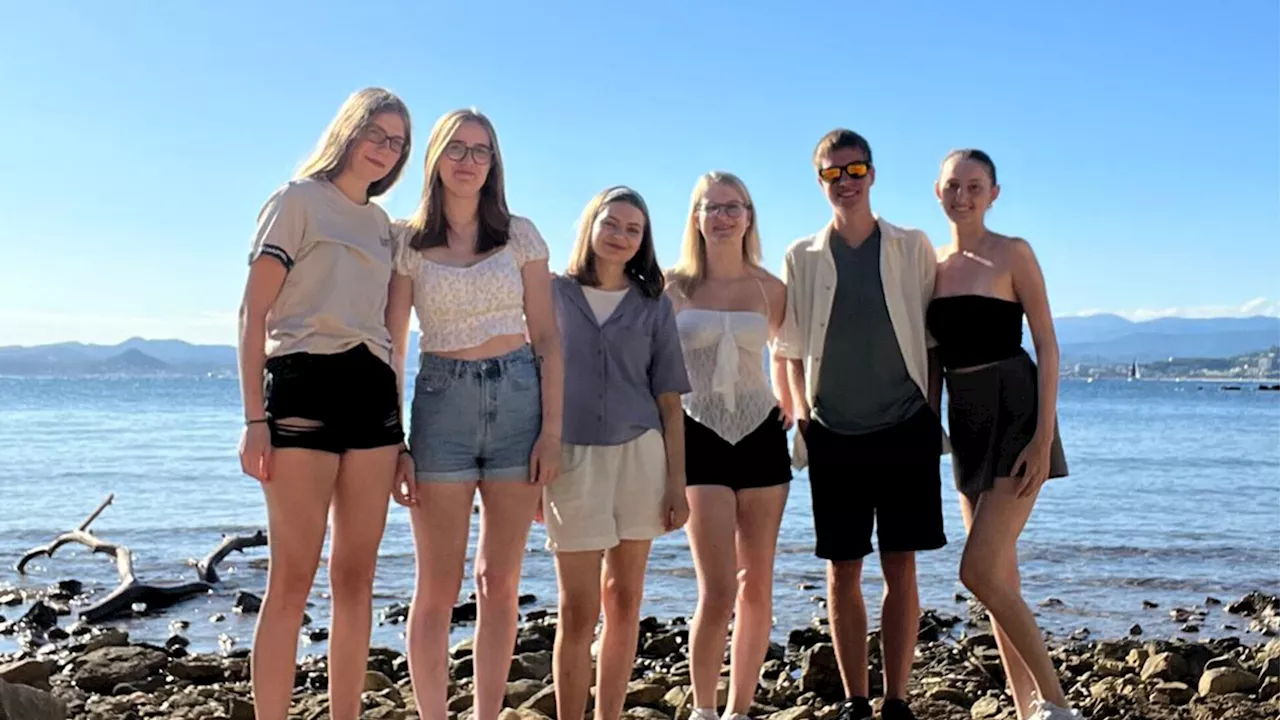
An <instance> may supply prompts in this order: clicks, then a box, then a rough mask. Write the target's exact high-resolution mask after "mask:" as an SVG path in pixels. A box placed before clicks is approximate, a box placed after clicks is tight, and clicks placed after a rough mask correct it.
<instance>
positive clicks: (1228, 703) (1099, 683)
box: [0, 593, 1280, 720]
mask: <svg viewBox="0 0 1280 720" xmlns="http://www.w3.org/2000/svg"><path fill="white" fill-rule="evenodd" d="M1231 608H1234V610H1233V612H1234V613H1235V614H1237V615H1240V616H1241V617H1242V618H1246V619H1248V620H1250V621H1251V623H1252V624H1253V625H1254V626H1256V627H1258V628H1259V629H1260V630H1261V629H1266V628H1274V627H1275V625H1276V623H1277V621H1278V620H1280V616H1278V612H1277V611H1278V610H1280V600H1277V598H1276V597H1274V596H1269V595H1264V594H1261V593H1252V594H1250V595H1249V596H1247V597H1246V598H1245V599H1242V600H1241V601H1238V602H1236V603H1232V605H1231ZM246 610H247V607H246ZM389 610H390V612H385V613H384V614H383V616H382V618H381V619H382V621H383V622H399V621H400V620H401V618H400V617H398V616H399V615H400V610H399V608H390V609H389ZM242 612H243V611H242ZM535 615H536V619H533V620H529V621H527V622H526V623H525V624H524V625H522V626H521V628H520V631H519V634H518V637H517V641H516V648H515V652H514V653H513V659H512V663H511V671H510V673H509V682H508V685H507V688H506V693H505V699H506V705H507V706H508V711H506V712H505V713H504V716H503V720H541V719H543V718H545V719H547V720H554V718H555V691H554V687H553V686H552V685H551V681H552V677H551V649H552V643H553V641H554V638H555V622H556V619H555V616H554V614H551V613H548V612H546V611H534V612H531V613H529V615H528V616H529V617H533V616H535ZM32 619H33V620H34V621H39V620H42V619H44V620H47V617H44V618H41V617H34V618H32ZM55 627H56V625H55ZM48 629H50V628H45V632H46V633H47V631H48ZM171 629H172V631H173V634H172V635H171V637H170V638H169V640H168V641H166V642H165V643H164V644H163V645H162V646H152V645H149V644H146V643H136V642H130V641H129V638H128V634H127V633H125V632H123V631H121V630H118V629H113V628H92V629H89V630H87V631H85V632H79V631H78V634H71V633H67V637H66V638H64V639H62V640H58V641H54V642H48V643H46V644H44V645H43V646H42V647H40V648H38V649H29V650H24V651H22V652H19V653H17V654H15V655H13V656H0V707H15V708H21V709H22V710H21V712H22V713H23V714H19V715H17V716H16V717H22V718H30V719H31V720H45V719H46V718H49V719H53V718H71V719H72V720H120V719H121V718H137V719H138V720H142V719H144V718H176V719H180V720H250V719H251V718H252V717H253V706H252V701H251V693H250V686H249V683H248V680H249V665H248V649H247V648H244V647H235V645H236V642H235V638H231V637H230V636H224V637H225V638H226V639H225V640H224V642H223V643H221V644H222V648H221V652H218V653H193V652H191V649H190V643H189V642H188V641H187V640H186V639H185V638H184V637H183V636H182V635H181V634H180V631H181V630H183V629H185V626H183V625H180V624H177V625H174V626H173V627H172V628H171ZM1133 629H1134V630H1136V631H1138V632H1140V631H1141V628H1139V627H1138V626H1136V625H1135V626H1134V628H1133ZM1260 630H1259V634H1261V632H1260ZM304 633H306V634H307V637H308V638H309V639H310V640H311V642H322V641H323V639H324V637H325V636H326V635H327V631H326V630H325V629H323V628H308V629H306V630H304ZM1137 634H1138V633H1134V636H1131V637H1127V638H1123V639H1111V640H1092V639H1084V637H1083V633H1081V634H1080V637H1079V638H1078V639H1068V640H1066V641H1065V642H1054V643H1053V644H1052V646H1051V647H1052V649H1051V654H1052V656H1053V659H1054V663H1055V665H1056V666H1057V667H1058V668H1059V673H1060V676H1061V678H1062V680H1063V685H1064V687H1065V688H1067V690H1068V696H1069V698H1070V701H1071V703H1072V704H1073V705H1074V706H1075V707H1077V708H1079V709H1080V710H1081V712H1082V714H1083V716H1084V717H1086V718H1091V719H1098V720H1124V719H1126V718H1143V719H1144V720H1172V719H1173V718H1184V717H1190V718H1196V719H1200V718H1206V719H1207V718H1231V719H1232V720H1264V719H1266V720H1274V718H1276V717H1280V699H1277V698H1278V697H1280V640H1270V641H1261V642H1257V643H1255V644H1246V643H1244V642H1242V641H1241V640H1239V639H1236V638H1223V639H1213V640H1193V639H1174V640H1148V641H1142V640H1140V639H1138V638H1137V637H1136V635H1137ZM878 639H879V638H878V634H876V633H872V634H871V636H870V637H869V641H870V642H869V647H870V659H871V663H872V669H871V677H872V678H873V691H875V692H882V688H879V672H880V668H879V663H880V661H881V660H880V651H879V642H878ZM638 649H639V652H638V655H637V659H636V663H635V670H634V672H633V675H632V678H631V683H630V684H629V685H628V686H627V696H626V706H627V710H626V713H625V717H626V718H628V719H629V720H685V719H686V718H687V717H688V713H689V700H690V693H689V690H690V687H689V662H688V627H687V626H686V625H685V623H684V621H683V619H681V620H680V621H679V622H676V621H672V622H660V621H658V620H657V619H655V618H645V619H644V620H643V621H642V622H641V636H640V639H639V644H638ZM471 652H472V644H471V642H470V641H469V640H466V641H463V642H460V643H458V644H457V645H455V646H454V647H453V648H451V649H450V653H449V655H450V658H451V659H450V669H449V676H450V687H449V688H448V698H449V700H448V708H449V712H450V717H451V718H453V719H454V720H470V708H471V694H470V693H471V688H472V672H473V670H474V664H473V659H472V657H471ZM296 683H297V686H296V688H295V693H294V706H293V708H292V712H291V717H300V718H311V719H319V718H326V717H327V704H326V703H327V700H326V698H325V689H326V683H327V660H326V658H325V657H323V656H307V657H306V658H304V659H303V660H302V662H301V663H300V664H299V667H298V671H297V673H296ZM1003 683H1004V673H1003V668H1002V667H1001V665H1000V659H999V653H998V651H997V649H996V644H995V637H994V635H992V634H991V632H990V630H989V627H986V626H984V625H983V624H982V623H981V622H978V621H975V620H974V619H972V618H970V619H968V620H966V619H965V618H962V617H957V616H952V615H947V614H944V613H939V612H936V611H932V610H930V611H926V612H925V613H923V614H922V618H921V640H920V644H919V647H918V652H917V657H916V660H915V662H914V670H913V673H912V680H911V687H910V701H911V705H912V707H913V709H914V710H915V713H916V715H917V717H920V718H935V719H937V720H975V719H987V720H998V719H1006V718H1012V717H1013V713H1012V704H1011V701H1010V698H1009V696H1008V695H1007V693H1006V690H1005V687H1004V684H1003ZM727 691H728V687H727V684H726V683H725V681H724V679H723V678H722V681H721V688H720V694H721V698H720V700H721V701H722V702H723V700H724V696H725V695H726V694H727ZM842 696H843V692H842V689H841V686H840V676H839V670H838V668H837V666H836V662H835V652H834V648H833V647H832V645H831V637H830V635H829V634H828V631H827V630H826V627H825V624H823V623H821V622H819V621H816V620H815V621H814V623H813V624H812V625H811V626H809V627H804V628H797V629H795V630H792V631H791V632H790V633H789V634H788V635H787V642H786V644H785V646H784V645H781V644H776V643H775V644H771V645H770V648H769V651H768V656H767V660H766V662H765V665H764V667H763V669H762V671H761V682H760V686H759V690H758V692H757V694H756V698H755V703H754V704H753V705H752V708H751V712H750V716H751V717H753V718H768V720H832V719H833V718H834V715H835V713H836V709H837V703H838V702H839V701H840V700H841V699H842ZM363 697H364V715H363V717H365V718H381V719H383V720H388V719H397V720H412V719H414V718H416V717H417V712H416V707H415V705H414V699H413V692H412V687H411V685H410V682H409V677H408V663H407V662H406V659H405V657H404V655H403V654H402V653H401V652H399V651H397V650H390V649H386V648H374V649H373V650H372V651H371V653H370V657H369V664H368V673H367V674H366V677H365V692H364V696H363Z"/></svg>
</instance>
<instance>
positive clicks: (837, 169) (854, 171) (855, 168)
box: [818, 161, 871, 183]
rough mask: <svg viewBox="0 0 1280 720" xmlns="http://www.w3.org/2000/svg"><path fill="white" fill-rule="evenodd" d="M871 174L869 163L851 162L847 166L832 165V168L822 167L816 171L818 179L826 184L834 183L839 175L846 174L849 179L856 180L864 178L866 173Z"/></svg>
mask: <svg viewBox="0 0 1280 720" xmlns="http://www.w3.org/2000/svg"><path fill="white" fill-rule="evenodd" d="M869 172H871V163H868V162H862V161H858V162H851V163H849V164H848V165H843V166H841V165H833V166H832V167H824V168H822V169H821V170H819V171H818V177H820V178H822V179H823V181H825V182H828V183H833V182H836V181H837V180H839V179H840V176H841V175H844V174H846V173H847V174H848V175H849V177H851V178H853V179H855V180H857V179H859V178H864V177H866V176H867V173H869Z"/></svg>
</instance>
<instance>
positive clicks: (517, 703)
mask: <svg viewBox="0 0 1280 720" xmlns="http://www.w3.org/2000/svg"><path fill="white" fill-rule="evenodd" d="M544 688H546V685H545V684H543V683H542V681H540V680H514V681H512V682H509V683H507V692H506V695H505V698H504V702H505V705H506V707H509V708H519V707H521V706H522V705H524V703H525V702H526V701H528V700H529V698H531V697H533V696H534V695H537V694H538V693H539V692H541V691H542V690H543V689H544Z"/></svg>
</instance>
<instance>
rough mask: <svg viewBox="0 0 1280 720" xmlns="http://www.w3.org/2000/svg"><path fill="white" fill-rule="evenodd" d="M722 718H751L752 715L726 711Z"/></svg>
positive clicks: (744, 719) (749, 719)
mask: <svg viewBox="0 0 1280 720" xmlns="http://www.w3.org/2000/svg"><path fill="white" fill-rule="evenodd" d="M720 720H751V716H750V715H743V714H742V713H725V714H724V717H722V718H720Z"/></svg>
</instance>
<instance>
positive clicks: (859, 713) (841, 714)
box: [835, 697, 871, 720]
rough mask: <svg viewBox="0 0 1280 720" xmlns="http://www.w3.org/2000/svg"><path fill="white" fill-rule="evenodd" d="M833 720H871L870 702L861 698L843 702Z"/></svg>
mask: <svg viewBox="0 0 1280 720" xmlns="http://www.w3.org/2000/svg"><path fill="white" fill-rule="evenodd" d="M835 720H871V701H870V700H867V699H866V698H863V697H855V698H849V699H848V700H845V701H844V702H843V703H841V704H840V710H839V711H838V712H837V713H836V717H835Z"/></svg>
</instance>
